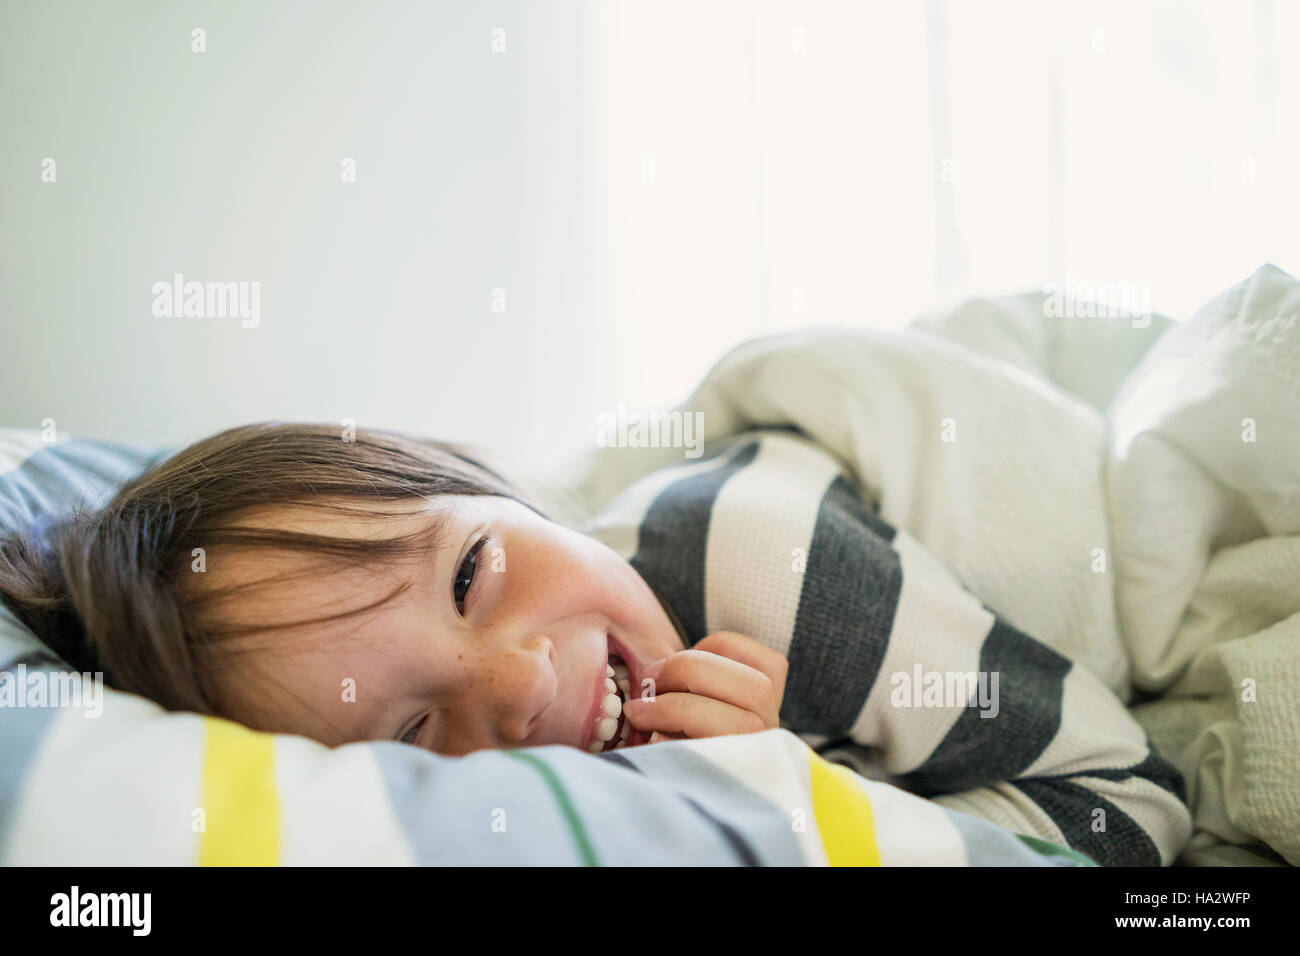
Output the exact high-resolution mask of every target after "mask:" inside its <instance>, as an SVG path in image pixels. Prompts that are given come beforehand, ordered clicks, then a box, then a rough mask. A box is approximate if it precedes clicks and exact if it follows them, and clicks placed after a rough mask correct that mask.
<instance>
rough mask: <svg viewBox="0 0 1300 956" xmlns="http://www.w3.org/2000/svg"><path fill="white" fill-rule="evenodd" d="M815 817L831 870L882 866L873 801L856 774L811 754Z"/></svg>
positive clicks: (810, 764)
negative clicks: (838, 867)
mask: <svg viewBox="0 0 1300 956" xmlns="http://www.w3.org/2000/svg"><path fill="white" fill-rule="evenodd" d="M808 770H809V775H810V777H811V785H812V801H813V815H814V816H815V817H816V818H817V832H818V833H820V834H821V838H822V847H823V848H824V849H825V850H826V862H827V863H829V864H830V865H831V866H880V847H878V846H877V845H876V823H875V819H874V814H873V813H872V811H871V801H870V800H869V799H867V794H866V792H865V791H864V790H863V789H862V787H861V785H860V784H859V783H858V782H857V778H856V777H855V776H854V774H853V771H852V770H849V769H848V768H847V767H841V766H838V765H837V764H833V763H831V762H830V761H829V760H825V759H823V758H822V757H820V756H818V755H817V754H816V753H814V752H813V751H811V750H809V751H808Z"/></svg>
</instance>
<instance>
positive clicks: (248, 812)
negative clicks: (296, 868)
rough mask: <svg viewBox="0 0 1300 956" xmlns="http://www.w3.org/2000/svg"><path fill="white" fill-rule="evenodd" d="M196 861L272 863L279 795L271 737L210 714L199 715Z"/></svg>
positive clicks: (205, 863)
mask: <svg viewBox="0 0 1300 956" xmlns="http://www.w3.org/2000/svg"><path fill="white" fill-rule="evenodd" d="M203 727H204V747H203V807H202V809H203V818H204V827H205V828H204V829H203V830H202V831H200V833H199V865H200V866H275V865H276V863H277V862H278V861H279V849H280V800H279V795H278V794H277V792H276V788H275V738H274V736H272V735H271V734H263V733H258V732H257V731H253V730H249V729H248V728H247V727H244V726H242V725H240V724H236V723H232V722H231V721H228V720H220V719H217V718H214V717H205V718H204V719H203Z"/></svg>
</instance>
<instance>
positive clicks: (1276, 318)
mask: <svg viewBox="0 0 1300 956" xmlns="http://www.w3.org/2000/svg"><path fill="white" fill-rule="evenodd" d="M1049 311H1053V310H1048V309H1045V308H1044V296H1041V295H1024V296H1015V297H1007V298H1002V299H993V300H975V301H971V302H968V303H966V304H965V305H963V306H962V307H961V308H959V309H956V310H954V311H951V312H947V313H945V314H942V315H935V316H930V317H925V318H922V319H919V320H917V321H916V322H914V323H913V324H912V325H911V326H909V328H908V329H907V330H905V331H904V332H902V333H886V332H877V331H870V330H842V329H837V330H830V329H816V330H809V331H805V332H800V333H796V334H793V335H783V336H775V337H769V338H764V339H759V340H756V341H753V342H749V343H746V344H745V345H742V346H740V347H739V348H737V349H735V350H734V351H732V352H730V353H729V354H728V355H726V356H725V357H723V358H722V359H721V360H720V361H719V362H718V363H717V365H716V366H715V367H714V368H713V369H712V371H710V373H709V374H708V376H706V378H705V380H704V381H703V382H702V383H701V385H700V386H699V388H698V389H697V390H696V391H695V392H694V394H693V395H692V396H691V397H690V398H689V399H688V400H687V401H686V402H685V403H683V405H682V406H681V410H683V411H691V412H702V413H703V426H704V434H703V441H704V447H705V451H706V453H707V450H708V443H709V442H710V441H712V440H716V439H718V438H721V437H723V436H725V435H728V434H731V433H733V432H736V431H740V430H743V429H745V428H748V427H750V426H752V425H755V424H770V423H788V424H793V425H796V426H798V427H799V428H800V429H802V430H803V431H804V432H805V433H806V434H808V435H809V436H810V437H812V438H814V439H816V440H817V441H819V442H821V443H822V444H823V445H825V446H826V447H827V448H829V449H831V450H832V451H834V452H835V453H836V454H838V455H839V456H840V457H842V458H843V459H844V461H845V462H846V463H847V464H848V465H849V466H850V467H852V468H853V469H854V470H855V471H856V473H857V474H858V476H859V478H860V479H861V480H862V482H863V484H864V485H865V486H866V487H867V488H868V489H870V491H871V492H872V493H873V494H874V495H875V496H876V497H877V498H878V500H879V504H880V510H881V515H882V517H883V518H884V519H885V520H886V521H888V522H890V523H891V524H894V525H896V526H898V527H901V528H904V529H906V530H907V531H909V532H910V533H911V534H912V535H913V536H914V537H916V538H918V539H919V540H920V541H921V542H922V544H924V545H925V546H926V547H927V548H928V549H929V550H930V551H931V552H932V553H933V554H934V555H935V556H936V557H938V558H940V559H941V560H943V561H944V562H945V563H946V564H947V566H948V567H949V568H951V569H952V570H953V571H954V572H956V573H957V574H958V576H959V577H960V578H961V579H962V580H963V582H964V583H965V584H966V586H967V587H969V588H970V589H971V590H972V591H973V592H974V593H975V594H976V595H978V596H979V597H980V598H981V599H982V600H983V601H984V602H985V603H986V604H987V605H988V606H989V607H990V608H991V609H993V610H994V611H996V612H997V613H999V614H1001V615H1003V616H1004V617H1005V618H1006V619H1007V620H1008V621H1010V622H1011V623H1012V624H1014V625H1015V626H1017V627H1019V628H1020V629H1022V630H1024V631H1026V632H1028V633H1030V634H1032V635H1034V636H1035V637H1037V638H1038V639H1039V640H1041V641H1043V642H1044V643H1046V644H1049V645H1050V646H1052V647H1053V648H1055V649H1057V650H1059V651H1060V652H1062V653H1064V654H1066V655H1067V656H1069V657H1071V658H1073V659H1074V660H1076V661H1077V662H1079V663H1080V664H1082V665H1083V666H1086V667H1088V668H1090V669H1091V670H1092V671H1093V672H1094V673H1095V674H1096V675H1097V676H1098V677H1100V678H1101V679H1102V680H1103V681H1104V682H1105V683H1106V684H1107V685H1108V686H1109V687H1110V688H1111V689H1112V690H1113V691H1114V692H1115V693H1116V694H1118V695H1119V696H1120V697H1121V698H1122V699H1124V700H1125V701H1130V700H1133V699H1135V698H1134V693H1133V692H1134V688H1136V689H1137V690H1138V691H1139V693H1140V695H1141V697H1142V698H1144V699H1145V698H1147V697H1150V696H1151V695H1153V694H1154V695H1158V699H1156V700H1153V701H1150V702H1146V703H1142V704H1140V705H1138V706H1136V707H1134V713H1135V714H1136V716H1137V717H1138V719H1139V721H1141V722H1142V724H1143V726H1144V727H1145V728H1146V729H1147V731H1148V733H1149V734H1150V735H1151V737H1152V740H1153V742H1154V743H1155V744H1156V746H1157V747H1158V748H1159V749H1160V750H1161V752H1162V753H1163V754H1164V756H1166V757H1167V758H1168V759H1170V760H1171V761H1172V762H1173V763H1175V764H1176V765H1177V766H1178V767H1179V769H1180V770H1181V771H1182V772H1183V773H1184V775H1185V776H1186V777H1187V781H1188V788H1189V789H1188V792H1189V800H1190V802H1191V805H1192V810H1193V814H1194V819H1195V822H1196V825H1197V828H1198V831H1197V835H1196V836H1195V837H1194V838H1193V842H1192V845H1191V847H1190V848H1189V851H1188V853H1187V854H1186V859H1187V861H1188V862H1195V863H1210V862H1242V861H1244V860H1249V861H1250V862H1256V861H1257V860H1258V859H1259V857H1255V856H1250V857H1243V855H1242V853H1241V851H1238V850H1235V849H1233V848H1232V847H1231V845H1233V844H1241V845H1248V844H1254V843H1259V842H1261V841H1262V842H1264V843H1266V844H1268V845H1269V846H1270V847H1271V848H1272V850H1273V851H1275V852H1276V853H1278V854H1281V855H1282V856H1283V857H1284V858H1285V859H1287V860H1288V861H1289V862H1291V863H1293V864H1294V863H1296V862H1298V861H1300V283H1297V282H1296V280H1294V279H1293V278H1292V277H1290V276H1289V275H1287V274H1286V273H1284V272H1282V271H1280V270H1278V269H1276V268H1274V267H1272V266H1265V267H1263V268H1261V269H1260V270H1258V271H1257V272H1256V273H1255V274H1254V275H1252V276H1251V277H1250V278H1249V279H1247V280H1246V281H1244V282H1243V283H1241V284H1240V285H1238V286H1235V287H1234V288H1232V289H1230V290H1228V291H1227V292H1225V293H1224V294H1223V295H1221V296H1219V297H1218V298H1216V299H1215V300H1213V301H1212V302H1211V303H1209V304H1208V305H1206V306H1205V307H1204V308H1203V309H1202V310H1201V311H1200V312H1198V313H1197V314H1196V316H1195V317H1193V318H1192V319H1190V320H1188V321H1186V322H1184V323H1181V324H1178V325H1171V323H1169V322H1168V320H1166V319H1163V318H1161V317H1158V316H1157V317H1152V319H1151V321H1150V322H1149V323H1148V322H1146V321H1135V320H1132V319H1129V318H1126V317H1123V318H1104V317H1099V318H1088V317H1074V318H1062V317H1047V316H1046V315H1045V313H1046V312H1049ZM1153 342H1154V345H1153V344H1152V343H1153ZM681 455H682V451H681V449H672V448H642V449H627V448H604V449H597V450H596V451H594V452H592V453H590V454H588V455H586V456H584V457H583V458H582V459H581V460H580V462H578V463H577V466H576V467H577V471H576V473H575V474H572V475H570V476H567V477H568V481H566V484H569V485H570V486H572V487H576V488H577V494H578V507H579V509H580V510H582V511H585V512H586V513H587V514H592V513H594V512H595V511H596V510H598V509H599V508H601V507H602V506H603V505H604V504H605V503H606V502H608V501H609V500H610V498H612V497H613V496H614V495H615V494H616V493H617V492H618V491H620V490H621V489H622V488H624V487H626V486H627V485H628V484H630V483H631V482H632V481H634V480H635V479H636V478H638V477H640V476H641V475H643V474H646V473H648V472H649V471H652V470H655V469H657V468H661V467H665V466H667V465H670V464H672V463H673V462H674V461H680V460H681Z"/></svg>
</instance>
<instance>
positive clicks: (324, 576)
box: [208, 496, 682, 754]
mask: <svg viewBox="0 0 1300 956" xmlns="http://www.w3.org/2000/svg"><path fill="white" fill-rule="evenodd" d="M435 514H442V515H444V516H445V527H444V532H443V537H442V540H443V547H442V548H441V549H439V550H438V551H436V552H433V553H431V554H430V553H426V554H425V555H421V556H416V557H412V558H409V559H402V560H401V561H400V562H393V566H391V567H389V566H379V567H371V568H362V569H335V570H331V571H328V572H323V573H321V574H319V575H313V576H308V577H304V578H301V579H295V580H294V581H293V582H292V583H286V584H284V585H281V586H278V587H277V588H269V589H267V590H265V591H262V590H257V591H254V592H250V595H249V596H248V597H247V598H240V599H237V600H236V601H234V602H232V603H231V605H230V606H228V607H227V608H226V609H225V610H224V611H223V617H224V618H225V619H226V620H230V619H233V621H234V622H236V623H251V622H276V621H299V620H304V619H310V618H318V617H323V616H326V615H328V614H333V613H337V612H340V611H345V610H351V609H354V608H361V607H365V606H367V605H369V604H371V603H374V602H378V601H380V600H381V599H382V598H383V597H385V596H387V595H389V594H390V593H392V592H393V591H394V590H395V589H396V588H397V587H398V586H399V585H400V584H402V583H403V581H410V583H411V587H410V589H409V590H407V591H406V592H405V593H404V594H401V595H400V596H398V597H396V598H394V599H393V600H392V601H391V602H389V603H387V604H384V605H382V606H380V607H377V608H375V609H373V610H371V611H367V612H364V613H362V614H359V615H356V616H354V617H348V618H343V619H340V620H334V621H325V622H323V623H321V624H314V625H309V626H303V627H301V628H297V627H295V628H292V629H289V630H285V631H272V632H269V636H268V635H266V634H262V635H255V636H250V637H246V638H234V639H229V638H228V639H227V640H235V641H247V642H256V643H249V644H245V645H244V647H242V648H241V650H249V651H251V653H250V654H249V655H248V656H247V657H245V656H244V655H236V656H235V657H233V658H231V661H232V664H231V667H233V668H238V670H235V671H228V672H227V673H226V674H225V675H223V686H224V687H226V688H227V689H228V694H229V696H230V697H232V698H233V700H232V701H231V704H232V705H233V709H234V710H235V711H236V716H237V717H238V718H239V719H242V720H244V721H245V722H247V723H249V724H252V725H253V726H257V727H260V728H262V729H265V730H271V731H277V732H287V733H297V734H302V735H304V736H308V737H312V738H314V739H317V740H320V741H322V742H324V743H327V744H330V745H337V744H342V743H347V742H351V741H359V740H375V739H380V740H383V739H388V740H401V739H405V740H406V741H407V742H409V743H415V744H417V745H418V746H422V747H426V748H428V749H430V750H434V751H437V752H439V753H445V754H462V753H468V752H470V751H473V750H479V749H483V748H502V747H521V746H535V745H542V744H567V745H570V746H575V747H581V748H583V749H588V750H593V751H594V750H599V749H602V747H603V749H607V750H608V749H612V748H613V747H615V746H618V745H620V744H619V741H620V737H621V735H622V731H623V729H624V727H625V726H627V725H626V723H625V721H624V720H623V718H622V717H621V716H620V717H617V718H616V726H612V725H611V723H610V722H609V721H608V720H605V722H604V725H603V726H601V722H602V718H605V717H606V715H607V713H609V712H614V711H617V707H616V705H615V703H614V702H613V701H609V700H607V697H608V696H609V687H610V685H609V684H607V683H606V680H607V669H606V668H607V666H608V665H609V664H610V663H611V661H610V656H611V654H613V655H615V657H616V658H621V659H622V661H623V662H624V663H625V664H626V666H627V668H628V671H629V672H630V673H629V674H628V682H629V686H630V688H631V693H632V694H633V695H635V694H637V693H639V690H640V685H639V681H640V674H641V672H642V670H643V669H644V668H645V667H646V666H647V665H649V664H650V663H652V662H654V661H657V660H661V659H663V658H664V657H667V656H668V655H670V654H672V653H674V652H676V651H679V650H681V649H682V642H681V640H680V639H679V637H678V636H677V632H676V630H675V629H674V628H673V625H672V623H671V622H670V621H669V619H668V617H667V615H666V614H665V612H664V610H663V608H662V607H661V606H660V604H659V602H658V601H657V600H656V599H655V596H654V594H653V593H652V592H651V590H650V588H649V587H648V586H647V585H646V583H645V581H644V580H642V578H641V576H640V575H639V574H637V572H636V571H635V570H634V569H633V568H632V566H631V565H629V564H628V563H627V562H626V561H625V560H623V559H622V558H621V557H619V556H618V555H617V554H615V553H614V552H613V551H611V550H610V549H609V548H608V547H606V546H605V545H603V544H601V543H600V542H598V541H596V540H594V539H592V538H589V537H587V536H585V535H582V534H580V533H578V532H575V531H571V530H569V529H568V528H565V527H563V526H561V525H558V524H555V523H553V522H551V521H548V520H546V519H545V518H542V517H541V516H539V515H537V514H536V513H534V512H532V511H531V510H529V509H528V508H526V507H524V506H523V505H521V504H519V503H518V502H515V501H512V500H510V499H507V498H500V497H495V496H482V497H478V496H465V497H461V496H457V497H445V498H438V499H434V500H432V501H431V502H430V503H429V507H427V508H425V509H424V510H422V511H419V512H413V513H412V514H411V515H410V517H400V518H393V517H382V518H381V517H376V518H375V519H373V520H371V519H364V520H360V519H356V518H350V517H347V516H340V515H331V514H328V513H320V512H313V511H310V510H307V509H279V510H277V511H276V512H274V513H268V514H263V515H261V516H259V517H257V518H251V517H250V518H247V519H245V520H244V521H243V522H241V523H243V524H245V525H253V526H257V527H266V528H272V527H274V528H280V529H286V530H294V531H310V532H315V533H320V534H330V535H336V536H348V537H392V536H395V535H398V534H405V533H409V532H412V531H415V530H417V529H419V528H423V527H427V526H428V525H429V523H430V521H431V520H432V518H433V516H434V515H435ZM301 560H302V559H298V558H288V557H284V556H278V557H277V556H276V555H274V554H270V553H266V552H253V553H249V554H243V555H240V556H239V557H238V559H237V560H233V559H232V560H231V561H230V562H229V567H228V568H225V569H224V570H223V568H222V567H221V564H222V562H221V561H220V560H217V561H213V560H212V559H211V558H210V559H209V561H208V573H209V574H215V575H217V576H218V577H220V578H221V580H216V581H213V582H212V583H214V584H218V585H226V584H230V583H236V582H248V583H251V582H254V581H256V580H259V579H260V578H263V577H265V576H268V575H270V574H274V573H279V572H285V571H291V570H295V569H300V568H301V563H300V562H301ZM214 565H216V566H215V567H214ZM223 623H224V621H223ZM250 663H251V664H252V665H253V667H252V670H253V673H251V674H250V672H249V671H250V669H249V668H248V666H247V665H248V664H250ZM614 663H617V660H616V661H614ZM620 677H621V672H620ZM627 693H628V691H627V690H626V689H624V690H623V691H622V693H621V695H620V696H622V697H623V698H624V699H625V698H626V696H627ZM611 731H612V737H611V736H610V734H611ZM646 736H647V735H645V734H642V733H641V732H640V731H636V730H632V729H630V728H629V734H628V738H627V743H626V744H623V745H624V746H625V745H627V744H637V743H643V742H644V741H645V739H646ZM605 738H608V739H607V742H606V740H605Z"/></svg>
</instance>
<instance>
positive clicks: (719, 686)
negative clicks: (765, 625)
mask: <svg viewBox="0 0 1300 956" xmlns="http://www.w3.org/2000/svg"><path fill="white" fill-rule="evenodd" d="M647 679H649V680H652V681H654V683H653V685H651V686H652V687H653V690H654V694H653V696H658V695H660V694H665V693H672V692H673V691H680V692H682V693H687V694H698V695H699V696H701V697H711V698H713V699H714V700H720V701H722V702H723V703H727V704H731V705H733V706H735V707H739V708H740V709H741V710H748V711H752V712H753V713H756V714H759V715H761V716H763V717H765V718H768V719H769V720H770V721H772V722H773V723H775V722H776V721H777V720H778V713H779V711H780V707H781V704H780V698H779V697H778V696H777V695H776V690H775V688H774V687H773V686H772V680H771V678H769V677H768V676H767V675H766V674H764V673H763V672H762V671H760V670H757V669H755V668H753V667H750V666H749V665H748V664H742V663H741V662H740V661H734V660H731V659H730V658H726V657H721V656H719V655H717V654H711V653H709V652H708V651H701V650H686V651H679V652H678V653H676V654H674V655H672V656H671V657H668V658H665V659H664V660H662V661H658V662H656V663H654V664H651V665H650V666H649V667H647V668H646V669H645V670H644V671H643V672H642V682H643V684H644V681H645V680H647Z"/></svg>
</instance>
